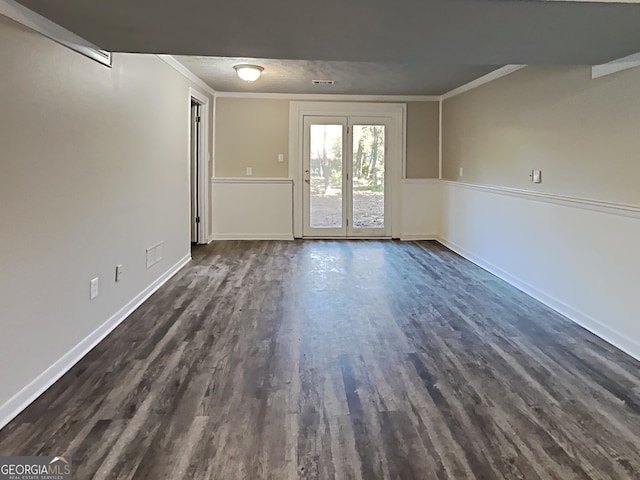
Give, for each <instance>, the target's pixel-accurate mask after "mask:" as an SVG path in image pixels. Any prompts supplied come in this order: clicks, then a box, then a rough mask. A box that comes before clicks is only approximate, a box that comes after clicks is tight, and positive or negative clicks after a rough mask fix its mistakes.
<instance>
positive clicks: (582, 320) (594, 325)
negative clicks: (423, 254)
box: [436, 237, 640, 360]
mask: <svg viewBox="0 0 640 480" xmlns="http://www.w3.org/2000/svg"><path fill="white" fill-rule="evenodd" d="M436 240H437V241H438V242H439V243H441V244H442V245H444V246H445V247H447V248H449V249H451V250H453V251H454V252H456V253H457V254H459V255H461V256H463V257H464V258H466V259H467V260H469V261H470V262H472V263H475V264H476V265H478V266H479V267H481V268H483V269H485V270H487V271H488V272H490V273H492V274H494V275H495V276H497V277H499V278H501V279H502V280H504V281H505V282H507V283H509V284H510V285H512V286H514V287H516V288H517V289H518V290H521V291H523V292H524V293H526V294H527V295H530V296H531V297H533V298H535V299H536V300H538V301H540V302H542V303H544V304H545V305H546V306H548V307H549V308H552V309H553V310H555V311H556V312H558V313H560V314H562V315H564V316H565V317H567V318H568V319H569V320H571V321H572V322H574V323H576V324H578V325H580V326H581V327H583V328H585V329H587V330H589V331H590V332H591V333H593V334H594V335H596V336H598V337H600V338H602V339H603V340H605V341H607V342H609V343H610V344H611V345H613V346H615V347H617V348H619V349H620V350H622V351H623V352H625V353H627V354H629V355H631V356H632V357H633V358H635V359H636V360H640V344H639V343H637V342H635V341H633V340H631V339H629V338H628V336H625V335H623V334H622V333H620V332H617V331H615V330H613V329H611V328H609V327H607V326H606V325H603V324H602V322H599V321H598V320H596V319H595V318H593V317H591V316H590V315H587V314H586V313H584V312H581V311H579V310H577V309H575V308H573V307H572V306H571V305H567V304H566V303H564V302H562V301H561V300H558V299H557V298H555V297H553V296H552V295H549V294H547V293H545V292H543V291H542V290H540V289H538V288H536V287H534V286H533V285H531V284H529V283H527V282H525V281H523V280H521V279H520V278H518V277H516V276H514V275H511V274H510V273H508V272H506V271H505V270H503V269H501V268H499V267H496V266H495V265H493V264H492V263H490V262H487V261H486V260H484V259H483V258H480V257H478V256H477V255H474V254H473V253H471V252H470V251H468V250H466V249H464V248H463V247H461V246H460V245H457V244H456V243H453V242H451V241H449V240H447V239H445V238H442V237H438V238H436Z"/></svg>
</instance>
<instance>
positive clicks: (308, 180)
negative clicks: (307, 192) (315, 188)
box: [304, 170, 311, 185]
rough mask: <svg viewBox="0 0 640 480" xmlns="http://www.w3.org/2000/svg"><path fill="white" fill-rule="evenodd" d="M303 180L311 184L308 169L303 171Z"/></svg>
mask: <svg viewBox="0 0 640 480" xmlns="http://www.w3.org/2000/svg"><path fill="white" fill-rule="evenodd" d="M304 181H305V182H307V183H308V184H309V185H311V179H310V178H309V170H305V171H304Z"/></svg>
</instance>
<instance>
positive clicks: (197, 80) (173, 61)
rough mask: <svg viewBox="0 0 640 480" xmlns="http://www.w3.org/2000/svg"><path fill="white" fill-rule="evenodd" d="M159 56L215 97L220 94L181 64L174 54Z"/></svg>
mask: <svg viewBox="0 0 640 480" xmlns="http://www.w3.org/2000/svg"><path fill="white" fill-rule="evenodd" d="M158 58H159V59H160V60H162V61H164V62H165V63H166V64H167V65H169V66H171V67H173V69H174V70H175V71H177V72H178V73H180V74H181V75H182V76H183V77H185V78H187V79H189V80H191V81H192V82H193V83H195V84H196V85H197V86H199V87H200V88H202V89H203V90H204V91H205V92H207V93H208V94H209V95H211V96H213V97H215V96H217V95H218V93H217V92H216V91H215V90H214V89H213V88H211V87H210V86H209V85H208V84H207V83H205V81H204V80H202V79H201V78H200V77H198V76H197V75H196V74H195V73H193V72H192V71H191V70H189V69H188V68H187V67H185V66H184V65H183V64H181V63H180V62H179V61H178V60H176V59H175V57H174V56H173V55H158Z"/></svg>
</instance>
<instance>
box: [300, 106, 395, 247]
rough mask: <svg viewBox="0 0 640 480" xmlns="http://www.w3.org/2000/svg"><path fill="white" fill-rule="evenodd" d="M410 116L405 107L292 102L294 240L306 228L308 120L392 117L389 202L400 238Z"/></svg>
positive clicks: (389, 139) (387, 136)
mask: <svg viewBox="0 0 640 480" xmlns="http://www.w3.org/2000/svg"><path fill="white" fill-rule="evenodd" d="M406 112H407V106H406V104H404V103H351V102H349V103H346V102H291V103H290V104H289V178H290V179H291V180H292V181H293V236H294V237H295V238H302V226H303V224H304V210H303V188H302V172H303V170H304V168H303V162H304V152H303V149H304V141H303V140H304V117H305V116H336V117H337V116H346V117H376V116H378V117H389V118H391V119H392V122H393V126H392V128H390V131H389V132H387V135H386V139H387V141H388V142H389V152H388V158H387V159H386V161H387V162H388V163H387V175H388V176H389V178H388V181H389V183H388V185H387V187H386V188H387V191H386V192H385V196H386V201H388V202H389V203H390V206H389V212H391V236H392V237H393V238H400V234H401V232H400V229H401V225H400V217H401V212H402V210H401V208H402V206H401V204H400V202H401V198H402V196H401V191H400V189H401V181H402V175H403V171H404V164H405V158H406V141H405V139H406Z"/></svg>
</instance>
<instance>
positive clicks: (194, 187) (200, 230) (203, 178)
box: [189, 89, 210, 246]
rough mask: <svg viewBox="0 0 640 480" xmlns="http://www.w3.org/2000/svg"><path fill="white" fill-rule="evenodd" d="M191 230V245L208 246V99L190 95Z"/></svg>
mask: <svg viewBox="0 0 640 480" xmlns="http://www.w3.org/2000/svg"><path fill="white" fill-rule="evenodd" d="M189 108H190V111H189V172H190V173H189V192H190V193H189V205H190V207H189V208H190V213H189V219H190V220H189V228H190V239H191V245H192V246H193V245H197V244H206V243H208V242H209V237H210V232H209V221H208V215H209V202H208V201H207V199H208V197H209V185H208V182H207V180H208V178H209V151H208V125H209V122H208V115H209V113H208V112H209V99H208V98H207V97H206V96H204V95H202V94H200V93H199V92H197V91H195V90H193V89H191V90H190V92H189Z"/></svg>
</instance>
